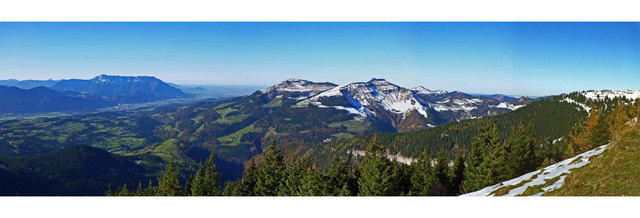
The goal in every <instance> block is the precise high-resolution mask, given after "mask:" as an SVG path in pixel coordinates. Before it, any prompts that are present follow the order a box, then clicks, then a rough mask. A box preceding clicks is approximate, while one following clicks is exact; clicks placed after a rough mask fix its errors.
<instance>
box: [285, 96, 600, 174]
mask: <svg viewBox="0 0 640 218" xmlns="http://www.w3.org/2000/svg"><path fill="white" fill-rule="evenodd" d="M561 99H562V97H553V98H548V99H543V100H538V101H535V102H533V103H530V104H529V105H527V106H525V107H522V108H520V109H518V110H515V111H513V112H508V113H505V114H501V115H497V116H492V117H486V118H481V119H473V120H465V121H461V122H454V123H448V124H444V125H441V126H438V127H434V128H429V129H423V130H418V131H413V132H407V133H378V134H377V135H378V138H379V140H380V144H381V145H383V146H384V149H385V150H386V152H387V153H389V154H392V155H395V154H399V155H402V156H405V157H410V158H414V159H415V158H418V157H420V156H421V155H422V154H423V153H424V154H426V155H428V156H429V157H431V158H434V157H436V156H437V154H438V152H440V151H444V152H446V153H447V155H448V156H449V157H453V156H455V152H466V153H469V151H470V148H471V144H472V139H473V137H474V136H475V135H477V134H478V131H479V130H480V129H481V128H484V127H486V126H494V127H495V129H496V131H497V134H498V136H499V138H500V141H501V143H505V142H506V141H507V140H508V139H509V138H510V137H511V135H512V134H513V132H514V131H515V130H516V129H517V128H518V126H520V125H522V126H526V127H529V126H530V127H531V128H532V132H533V134H534V138H535V142H536V143H537V144H550V143H554V141H555V143H556V144H558V145H557V146H554V149H564V148H563V146H562V144H563V140H558V139H561V138H563V137H564V136H566V135H567V134H568V133H569V131H570V130H571V129H572V127H573V126H574V125H575V124H576V123H577V122H578V121H580V120H581V119H583V118H584V117H586V116H587V114H588V113H587V112H586V111H584V110H580V109H576V107H575V105H573V104H570V103H566V102H562V101H560V100H561ZM372 137H373V135H364V136H358V137H353V138H349V139H343V140H338V141H335V142H329V143H315V144H305V145H301V144H294V145H291V146H292V148H291V150H296V151H297V152H298V155H309V156H310V157H312V158H315V159H317V161H318V165H319V166H325V165H326V163H328V161H330V160H331V158H332V157H333V156H336V155H338V156H341V155H347V153H348V152H350V151H351V150H362V151H363V150H366V145H367V143H368V142H369V141H371V138H372ZM299 147H302V148H299ZM549 152H552V153H553V154H552V156H553V157H555V158H556V160H557V158H558V157H559V152H560V151H558V150H555V151H549Z"/></svg>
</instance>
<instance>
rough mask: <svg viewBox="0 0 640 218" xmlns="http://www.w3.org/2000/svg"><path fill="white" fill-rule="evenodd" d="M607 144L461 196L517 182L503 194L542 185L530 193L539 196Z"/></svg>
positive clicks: (490, 191) (483, 193)
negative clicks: (535, 191) (534, 192)
mask: <svg viewBox="0 0 640 218" xmlns="http://www.w3.org/2000/svg"><path fill="white" fill-rule="evenodd" d="M608 145H609V144H606V145H602V146H600V147H597V148H595V149H593V150H590V151H587V152H584V153H582V154H579V155H577V156H575V157H572V158H569V159H566V160H563V161H561V162H558V163H556V164H553V165H550V166H548V167H545V168H544V169H542V170H536V171H533V172H530V173H527V174H524V175H522V176H520V177H518V178H515V179H511V180H509V181H505V182H501V183H498V184H496V185H492V186H489V187H486V188H483V189H481V190H479V191H475V192H471V193H467V194H464V195H462V196H494V195H495V192H496V191H497V190H498V189H500V188H503V187H507V186H517V185H519V184H520V185H519V186H517V187H512V188H511V189H510V190H509V192H508V193H507V194H505V195H504V196H516V195H519V194H522V193H524V192H525V191H526V190H527V188H529V187H531V186H541V185H542V186H544V187H541V189H542V192H539V193H536V194H534V195H532V196H541V195H542V194H544V193H546V192H550V191H553V190H555V189H558V188H560V187H561V186H562V184H563V183H564V179H565V178H566V177H567V175H568V174H569V173H571V170H573V169H576V168H580V167H582V166H584V165H587V164H588V163H589V158H591V157H593V156H597V155H599V154H601V153H602V152H603V151H604V150H605V149H606V148H607V146H608ZM533 177H535V178H533ZM553 180H556V181H555V182H553V183H552V184H547V183H548V182H547V181H553ZM522 183H524V184H522ZM545 184H546V186H545Z"/></svg>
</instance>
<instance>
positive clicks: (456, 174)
mask: <svg viewBox="0 0 640 218" xmlns="http://www.w3.org/2000/svg"><path fill="white" fill-rule="evenodd" d="M464 164H465V163H464V157H463V156H462V154H460V153H459V154H458V155H457V156H456V159H455V160H454V161H453V167H452V168H451V170H450V172H451V174H450V175H449V178H450V180H449V187H448V192H447V194H448V195H458V194H461V193H462V188H461V185H462V181H464V170H465V165H464Z"/></svg>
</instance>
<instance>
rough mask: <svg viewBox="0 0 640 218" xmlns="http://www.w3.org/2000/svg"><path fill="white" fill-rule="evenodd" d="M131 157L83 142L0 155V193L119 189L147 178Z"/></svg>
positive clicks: (80, 193) (86, 192) (92, 193)
mask: <svg viewBox="0 0 640 218" xmlns="http://www.w3.org/2000/svg"><path fill="white" fill-rule="evenodd" d="M134 160H135V159H134V158H132V157H122V156H118V155H115V154H111V153H109V152H106V151H104V150H102V149H98V148H93V147H89V146H85V145H80V146H70V147H67V148H64V149H61V150H57V151H54V152H51V153H47V154H43V155H32V156H31V155H30V156H23V157H0V195H13V196H15V195H16V194H18V195H21V196H29V195H39V196H43V195H62V196H68V195H73V196H87V195H90V196H97V195H104V194H105V190H107V189H108V187H109V184H111V186H112V187H113V188H116V187H118V188H119V187H120V186H122V185H124V184H127V183H128V184H135V183H137V181H140V180H144V179H146V178H149V177H148V174H149V173H150V171H151V170H150V169H147V168H144V167H142V166H139V165H137V164H136V163H135V162H134ZM113 191H116V190H113Z"/></svg>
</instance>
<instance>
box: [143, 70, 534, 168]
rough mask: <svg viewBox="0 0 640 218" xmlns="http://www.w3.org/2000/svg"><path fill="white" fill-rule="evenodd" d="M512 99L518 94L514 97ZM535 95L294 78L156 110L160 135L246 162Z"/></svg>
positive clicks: (429, 123) (488, 112)
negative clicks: (272, 149)
mask: <svg viewBox="0 0 640 218" xmlns="http://www.w3.org/2000/svg"><path fill="white" fill-rule="evenodd" d="M507 100H510V99H507ZM530 102H532V100H531V99H529V98H526V97H522V98H518V99H515V100H511V101H499V100H496V99H493V98H488V97H473V96H471V95H468V94H465V93H462V92H457V91H454V92H448V91H442V90H438V91H431V90H428V89H426V88H424V87H418V88H414V89H407V88H403V87H400V86H397V85H395V84H392V83H390V82H388V81H386V80H384V79H372V80H370V81H368V82H355V83H350V84H345V85H336V84H333V83H329V82H312V81H308V80H302V79H287V80H285V81H282V82H280V83H278V84H276V85H274V86H271V87H268V88H265V89H262V90H258V91H256V92H254V93H253V94H251V95H249V96H244V97H237V98H234V99H227V100H223V101H220V102H213V103H201V104H192V105H187V106H184V107H174V108H169V109H167V110H163V111H157V112H154V114H153V115H151V116H152V117H153V118H154V119H155V120H157V121H159V122H161V123H162V125H160V126H159V127H157V128H156V129H155V132H154V133H155V134H156V135H157V136H158V137H160V138H163V139H170V138H176V139H178V140H180V141H182V142H185V143H187V144H192V145H196V146H202V147H206V148H211V149H214V150H216V152H217V154H218V155H220V157H221V158H222V159H225V160H228V161H233V162H235V163H244V162H246V160H247V159H249V158H251V157H253V156H255V155H257V154H260V153H262V150H263V149H264V148H266V146H265V145H267V144H268V143H269V141H270V140H271V139H275V140H276V141H277V142H278V144H300V143H314V142H328V141H335V140H339V139H342V138H349V137H352V136H356V135H363V134H370V133H374V132H407V131H411V130H417V129H424V128H430V127H435V126H438V125H441V124H444V123H448V122H452V121H453V122H457V121H462V120H465V119H475V118H480V117H486V116H492V115H496V114H501V113H505V112H509V111H512V110H515V109H518V108H520V107H522V106H524V105H526V104H528V103H530Z"/></svg>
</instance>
